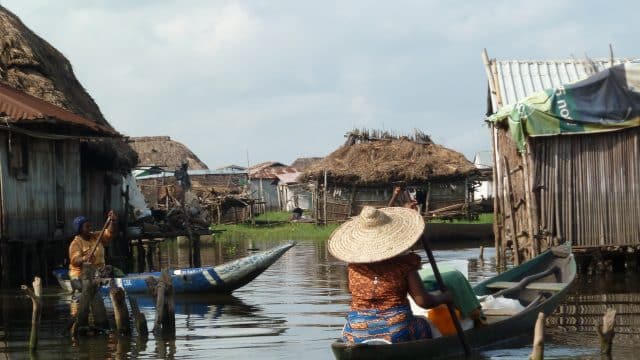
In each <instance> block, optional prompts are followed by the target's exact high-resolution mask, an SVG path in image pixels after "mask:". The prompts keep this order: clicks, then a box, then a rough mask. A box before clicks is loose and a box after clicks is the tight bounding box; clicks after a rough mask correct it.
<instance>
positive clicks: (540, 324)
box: [529, 311, 544, 360]
mask: <svg viewBox="0 0 640 360" xmlns="http://www.w3.org/2000/svg"><path fill="white" fill-rule="evenodd" d="M543 359H544V313H543V312H542V311H541V312H539V313H538V320H536V326H535V328H534V332H533V351H531V355H529V360H543Z"/></svg>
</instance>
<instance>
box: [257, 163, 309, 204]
mask: <svg viewBox="0 0 640 360" xmlns="http://www.w3.org/2000/svg"><path fill="white" fill-rule="evenodd" d="M297 174H298V170H296V169H295V168H292V167H290V166H287V165H286V164H283V163H281V162H277V161H268V162H263V163H260V164H256V165H253V166H251V167H250V168H249V179H250V183H251V196H252V197H253V198H255V199H257V200H258V204H259V208H260V210H261V212H265V211H278V210H286V208H287V205H286V203H287V199H286V197H284V196H285V195H284V194H283V192H282V190H283V186H286V184H287V183H288V182H289V181H290V180H291V179H295V178H296V177H297ZM292 175H293V176H292ZM281 178H283V179H285V182H281Z"/></svg>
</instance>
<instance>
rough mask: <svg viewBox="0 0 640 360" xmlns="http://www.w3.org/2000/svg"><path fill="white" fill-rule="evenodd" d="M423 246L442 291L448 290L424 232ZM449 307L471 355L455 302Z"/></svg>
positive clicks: (465, 351) (461, 340) (458, 331)
mask: <svg viewBox="0 0 640 360" xmlns="http://www.w3.org/2000/svg"><path fill="white" fill-rule="evenodd" d="M421 240H422V246H423V247H424V251H425V252H426V253H427V257H428V258H429V264H431V269H432V270H433V276H434V277H435V278H436V281H437V282H438V286H439V287H440V290H441V291H442V292H445V291H447V287H446V286H445V285H444V281H443V280H442V275H440V270H438V265H437V264H436V259H435V258H434V257H433V252H431V246H430V245H429V240H428V239H427V235H426V234H422V237H421ZM447 308H448V309H449V315H451V319H452V320H453V325H455V327H456V332H457V333H458V338H459V339H460V343H461V344H462V347H463V348H464V353H465V354H466V355H467V356H469V355H471V348H470V347H469V343H468V342H467V339H466V338H465V336H464V332H463V331H462V326H460V321H458V316H456V312H455V309H454V308H453V304H451V303H447Z"/></svg>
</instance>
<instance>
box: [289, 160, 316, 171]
mask: <svg viewBox="0 0 640 360" xmlns="http://www.w3.org/2000/svg"><path fill="white" fill-rule="evenodd" d="M320 160H322V158H321V157H302V158H297V159H296V160H295V161H294V162H292V163H291V167H292V168H294V169H296V170H298V171H305V170H307V168H308V167H309V166H311V165H313V164H315V163H317V162H318V161H320Z"/></svg>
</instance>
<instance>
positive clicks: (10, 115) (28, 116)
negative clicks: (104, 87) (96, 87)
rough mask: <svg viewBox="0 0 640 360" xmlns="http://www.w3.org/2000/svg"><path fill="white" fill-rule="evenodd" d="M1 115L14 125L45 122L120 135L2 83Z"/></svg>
mask: <svg viewBox="0 0 640 360" xmlns="http://www.w3.org/2000/svg"><path fill="white" fill-rule="evenodd" d="M0 115H4V116H6V117H7V119H6V120H7V121H9V122H13V123H24V122H31V121H34V122H43V123H53V124H56V123H63V124H67V125H72V126H78V127H81V128H84V129H85V130H89V131H92V132H95V133H97V134H101V135H120V134H118V132H117V131H115V130H114V129H112V128H111V127H109V126H106V125H102V124H100V123H98V122H96V121H93V120H89V119H87V118H84V117H82V116H80V115H77V114H74V113H72V112H69V111H67V110H65V109H63V108H61V107H58V106H55V105H53V104H51V103H48V102H46V101H44V100H40V99H38V98H37V97H35V96H31V95H29V94H26V93H24V92H22V91H19V90H16V89H14V88H12V87H10V86H7V85H5V84H1V83H0Z"/></svg>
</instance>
